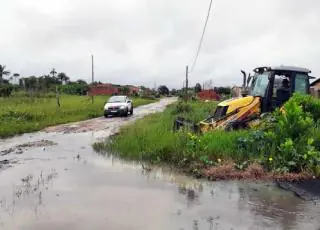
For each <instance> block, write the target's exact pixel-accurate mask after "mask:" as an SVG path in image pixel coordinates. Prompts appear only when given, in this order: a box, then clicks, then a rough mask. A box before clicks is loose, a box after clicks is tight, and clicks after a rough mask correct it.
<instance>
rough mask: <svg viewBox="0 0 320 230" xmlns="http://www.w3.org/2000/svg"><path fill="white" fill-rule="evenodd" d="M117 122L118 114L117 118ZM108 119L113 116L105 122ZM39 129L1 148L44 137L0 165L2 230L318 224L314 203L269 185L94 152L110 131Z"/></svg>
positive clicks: (318, 206) (297, 226)
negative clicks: (198, 175)
mask: <svg viewBox="0 0 320 230" xmlns="http://www.w3.org/2000/svg"><path fill="white" fill-rule="evenodd" d="M115 120H118V119H117V118H115ZM111 122H112V121H111ZM113 128H114V127H113V126H111V127H110V129H109V130H100V131H92V132H83V133H81V132H79V133H70V134H59V133H37V134H28V135H24V136H21V137H16V138H13V139H10V140H8V141H4V142H2V143H1V146H0V147H1V149H0V150H4V149H8V148H12V147H14V146H17V145H21V144H23V143H27V142H35V141H41V140H50V141H52V142H54V143H56V144H57V145H48V146H46V147H45V149H43V146H32V147H27V148H25V149H24V151H23V154H18V155H17V154H13V153H10V154H7V155H4V156H0V161H1V160H5V159H8V160H11V161H14V162H15V163H13V164H12V167H10V168H7V169H5V170H2V171H0V229H10V230H11V229H19V230H20V229H24V230H31V229H32V230H42V229H48V230H50V229H61V230H70V229H77V230H85V229H98V230H99V229H114V230H124V229H130V230H131V229H132V230H135V229H137V230H138V229H139V230H142V229H148V230H149V229H152V230H153V229H154V230H157V229H161V230H162V229H175V230H180V229H184V230H189V229H192V230H194V229H205V230H210V229H227V230H230V229H235V230H236V229H308V230H309V229H316V230H318V229H319V228H320V204H319V202H314V201H303V200H301V199H299V198H298V197H296V196H295V195H293V194H292V193H290V192H286V191H284V190H281V189H279V188H278V187H276V186H275V185H274V184H272V183H270V184H266V183H248V182H239V181H238V182H236V181H228V182H226V181H225V182H208V181H202V180H196V179H193V178H189V177H186V176H183V175H180V174H176V173H174V172H172V171H170V170H166V169H161V168H157V169H154V170H152V171H151V172H144V171H142V169H141V165H139V164H135V163H128V162H124V161H119V160H118V159H116V158H113V157H106V156H101V155H98V154H96V153H95V152H94V151H93V149H92V148H91V144H92V143H93V142H95V141H96V140H97V139H99V138H102V137H105V135H110V132H111V131H110V130H112V129H113Z"/></svg>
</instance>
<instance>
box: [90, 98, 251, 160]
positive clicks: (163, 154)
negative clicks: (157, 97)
mask: <svg viewBox="0 0 320 230" xmlns="http://www.w3.org/2000/svg"><path fill="white" fill-rule="evenodd" d="M216 104H217V103H215V102H210V103H205V102H191V103H189V105H188V106H185V105H171V106H169V107H168V108H167V109H166V110H165V111H164V112H163V113H159V114H153V115H149V116H147V117H146V118H144V119H143V120H138V121H136V122H135V123H134V124H131V125H129V126H126V127H123V128H122V129H121V130H120V133H119V134H118V135H116V136H114V137H113V138H112V139H111V140H109V141H107V142H106V143H105V144H101V143H100V144H97V145H96V146H95V147H96V149H99V148H103V149H104V150H106V151H107V152H112V153H114V154H117V155H118V156H120V157H124V158H127V159H131V160H147V161H152V162H154V161H161V162H166V163H173V164H179V162H181V161H183V160H184V159H185V158H188V159H189V158H190V156H191V155H192V158H195V161H196V160H199V158H200V157H201V156H206V157H207V158H218V157H222V158H235V159H237V158H239V159H240V158H241V159H242V158H245V156H243V155H241V153H239V151H238V145H237V140H238V138H239V137H240V136H243V135H246V134H247V131H239V132H224V131H213V132H208V133H206V134H204V135H200V136H199V137H197V138H198V139H199V140H200V142H199V143H200V144H198V145H199V149H200V150H199V151H196V152H195V151H193V150H190V140H189V139H188V135H190V133H188V132H187V131H182V132H174V131H173V123H174V120H175V118H176V117H177V116H182V117H185V118H186V119H189V120H192V121H194V122H196V123H197V122H199V121H201V120H203V119H204V118H206V117H207V116H208V115H209V114H210V113H212V112H213V111H214V109H215V107H216Z"/></svg>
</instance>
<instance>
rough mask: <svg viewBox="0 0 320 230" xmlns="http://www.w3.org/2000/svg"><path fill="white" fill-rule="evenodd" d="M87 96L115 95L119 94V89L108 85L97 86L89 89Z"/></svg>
mask: <svg viewBox="0 0 320 230" xmlns="http://www.w3.org/2000/svg"><path fill="white" fill-rule="evenodd" d="M88 93H89V95H90V96H92V95H93V96H96V95H108V96H110V95H117V94H119V93H120V88H119V87H117V86H114V85H112V84H110V83H108V84H99V85H95V86H90V87H89V92H88Z"/></svg>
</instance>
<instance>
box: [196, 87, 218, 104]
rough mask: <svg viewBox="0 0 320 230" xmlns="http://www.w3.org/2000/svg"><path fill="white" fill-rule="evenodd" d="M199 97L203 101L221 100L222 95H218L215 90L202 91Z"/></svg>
mask: <svg viewBox="0 0 320 230" xmlns="http://www.w3.org/2000/svg"><path fill="white" fill-rule="evenodd" d="M198 97H199V98H200V99H202V100H214V101H219V100H220V95H218V94H217V93H216V92H215V91H214V90H213V89H209V90H203V91H201V92H200V93H198Z"/></svg>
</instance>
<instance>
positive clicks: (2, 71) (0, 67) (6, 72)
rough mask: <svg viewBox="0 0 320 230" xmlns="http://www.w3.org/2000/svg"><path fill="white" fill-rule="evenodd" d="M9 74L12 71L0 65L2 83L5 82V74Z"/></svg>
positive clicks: (0, 81) (0, 80)
mask: <svg viewBox="0 0 320 230" xmlns="http://www.w3.org/2000/svg"><path fill="white" fill-rule="evenodd" d="M9 75H10V71H8V70H6V66H5V65H0V83H2V82H3V77H4V76H9Z"/></svg>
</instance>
